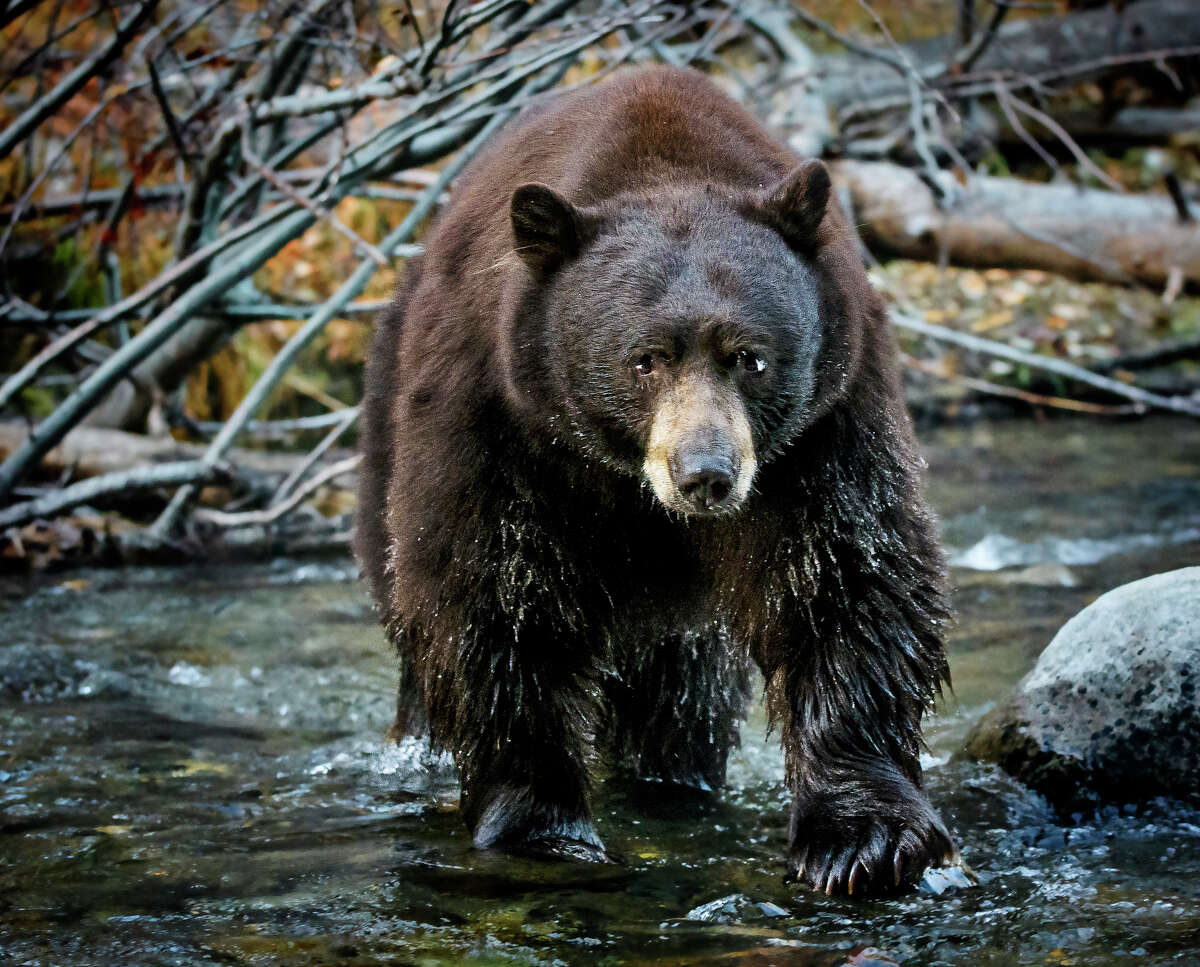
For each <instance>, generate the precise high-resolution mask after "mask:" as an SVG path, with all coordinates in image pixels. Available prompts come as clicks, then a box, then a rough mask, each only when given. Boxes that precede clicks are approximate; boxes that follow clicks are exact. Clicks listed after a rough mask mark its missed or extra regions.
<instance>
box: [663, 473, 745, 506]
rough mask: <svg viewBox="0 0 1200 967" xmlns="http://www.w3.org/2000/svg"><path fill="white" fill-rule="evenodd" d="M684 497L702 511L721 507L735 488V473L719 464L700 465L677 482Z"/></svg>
mask: <svg viewBox="0 0 1200 967" xmlns="http://www.w3.org/2000/svg"><path fill="white" fill-rule="evenodd" d="M676 486H677V487H678V488H679V492H680V493H681V494H683V496H684V498H685V499H686V500H687V501H688V502H689V503H691V504H692V506H693V507H695V508H696V509H697V510H700V511H713V510H717V509H719V508H720V506H721V505H722V504H723V503H725V501H726V500H727V499H728V498H729V494H730V491H732V490H733V475H732V474H730V472H729V471H728V470H727V469H725V468H723V467H717V466H706V467H698V468H696V469H695V470H693V471H691V472H690V473H687V474H685V475H683V476H682V477H680V478H679V482H678V483H677V484H676Z"/></svg>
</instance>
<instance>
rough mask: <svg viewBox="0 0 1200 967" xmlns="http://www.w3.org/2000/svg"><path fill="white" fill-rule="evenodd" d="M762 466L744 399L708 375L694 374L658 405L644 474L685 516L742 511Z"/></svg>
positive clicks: (680, 381)
mask: <svg viewBox="0 0 1200 967" xmlns="http://www.w3.org/2000/svg"><path fill="white" fill-rule="evenodd" d="M757 467H758V463H757V461H756V459H755V456H754V443H753V440H752V437H751V433H750V421H749V419H748V418H747V415H746V407H745V405H744V404H743V403H742V400H741V398H740V397H739V396H738V395H737V394H736V393H735V392H733V391H731V390H730V389H729V388H728V387H726V386H722V385H720V384H719V383H718V382H717V381H715V380H712V379H711V378H706V376H705V375H703V374H688V375H685V376H683V377H681V378H680V379H678V380H676V381H675V383H674V384H673V385H672V386H671V388H670V389H668V390H667V391H665V392H664V393H663V394H662V396H661V397H660V399H659V400H658V404H657V406H656V407H655V412H654V420H653V422H652V424H651V427H650V439H649V440H648V442H647V445H646V459H645V462H644V463H643V465H642V471H643V472H644V473H645V475H646V479H647V480H649V481H650V486H651V487H652V488H653V489H654V495H655V496H656V497H658V499H659V500H660V501H662V503H663V504H664V505H665V506H667V507H669V508H671V509H672V510H677V511H680V512H682V513H685V514H697V515H699V514H727V513H730V512H731V511H734V510H737V509H738V507H740V506H741V504H742V501H744V500H745V499H746V495H747V494H749V493H750V485H751V484H752V483H753V481H754V473H755V471H756V469H757Z"/></svg>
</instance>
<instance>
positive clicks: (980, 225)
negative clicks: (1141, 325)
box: [830, 161, 1200, 287]
mask: <svg viewBox="0 0 1200 967" xmlns="http://www.w3.org/2000/svg"><path fill="white" fill-rule="evenodd" d="M830 167H831V170H832V173H833V179H834V183H835V184H836V185H837V187H838V189H839V191H840V192H841V194H842V197H845V198H848V199H849V201H850V204H851V207H852V209H853V214H854V220H855V222H856V223H857V224H858V226H859V230H860V232H861V233H862V235H863V240H864V241H865V242H866V244H867V246H868V247H869V248H870V249H871V250H872V251H873V252H875V253H877V254H879V255H884V256H887V255H897V256H901V257H904V258H911V259H920V260H927V261H940V262H948V263H950V264H954V265H970V266H981V267H992V266H999V267H1005V268H1036V269H1044V270H1047V271H1050V272H1057V273H1060V274H1062V275H1069V276H1075V277H1077V278H1082V279H1093V280H1099V281H1104V282H1119V283H1129V282H1141V283H1144V284H1147V285H1152V286H1163V285H1165V284H1166V283H1167V280H1168V278H1170V276H1171V274H1172V271H1173V270H1174V272H1175V273H1176V274H1177V275H1181V276H1182V278H1183V280H1184V281H1185V283H1187V284H1188V285H1190V286H1192V287H1196V286H1197V285H1200V225H1198V224H1197V223H1196V222H1194V221H1192V222H1182V221H1180V220H1179V217H1178V214H1177V212H1176V210H1175V205H1174V204H1173V203H1172V201H1171V199H1170V198H1168V197H1166V196H1165V195H1122V194H1117V193H1116V192H1110V191H1100V190H1097V189H1090V188H1079V187H1076V186H1074V185H1059V184H1051V185H1046V184H1037V183H1034V182H1026V181H1020V180H1018V179H1016V178H994V177H988V176H982V175H980V176H974V177H972V178H971V179H970V181H969V182H968V184H967V185H965V186H960V185H958V184H957V182H953V183H952V184H951V181H952V179H951V178H950V176H949V175H948V174H947V175H946V176H945V177H946V179H947V183H948V187H949V189H950V195H951V196H952V197H953V198H954V201H953V202H952V203H951V204H949V205H947V206H946V207H940V206H939V204H938V200H937V198H936V196H935V193H934V191H933V190H932V189H931V188H930V187H929V185H928V184H927V183H926V182H925V181H924V180H923V179H922V178H921V177H920V176H919V175H918V173H917V172H916V171H913V170H911V169H908V168H903V167H901V166H899V165H894V164H889V163H887V162H870V161H841V162H835V163H834V164H832V165H831V166H830Z"/></svg>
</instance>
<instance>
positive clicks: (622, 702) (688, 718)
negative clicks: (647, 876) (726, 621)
mask: <svg viewBox="0 0 1200 967" xmlns="http://www.w3.org/2000/svg"><path fill="white" fill-rule="evenodd" d="M749 673H750V668H749V661H748V659H747V657H746V656H745V655H744V654H742V653H740V652H739V651H738V650H737V649H736V648H735V647H734V646H733V645H732V643H731V642H730V641H729V638H728V636H727V635H725V634H724V633H722V632H720V631H717V630H715V629H705V630H703V631H689V632H682V633H673V634H668V635H665V636H664V637H662V638H661V639H658V640H654V639H651V640H649V641H642V642H637V643H633V644H631V645H630V646H629V647H628V649H627V650H626V651H625V653H624V655H623V656H622V659H621V661H620V662H619V665H618V668H617V671H616V675H615V676H614V678H613V679H612V680H611V681H610V682H609V684H608V687H607V688H606V693H607V699H608V729H607V735H606V746H607V749H608V758H609V759H610V761H611V763H612V764H613V766H614V767H615V768H616V769H617V770H618V771H622V772H626V773H628V774H631V775H632V776H633V777H635V778H637V779H643V780H652V781H659V782H665V783H669V784H671V785H675V786H682V787H689V788H692V789H699V790H705V791H708V790H716V789H719V788H720V787H721V786H723V785H724V784H725V761H726V758H727V757H728V755H729V750H730V749H732V748H733V747H734V746H735V745H736V744H737V741H738V726H739V724H740V722H741V720H742V717H743V715H744V714H745V709H746V702H747V698H748V695H749V688H750V680H749Z"/></svg>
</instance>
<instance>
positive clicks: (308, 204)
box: [242, 124, 391, 269]
mask: <svg viewBox="0 0 1200 967" xmlns="http://www.w3.org/2000/svg"><path fill="white" fill-rule="evenodd" d="M242 157H243V158H244V159H245V161H246V163H247V164H248V165H250V166H251V167H252V168H254V170H255V171H257V172H258V173H259V174H260V175H262V176H263V177H264V178H265V179H266V180H267V181H269V182H270V183H271V184H272V185H274V186H275V189H276V190H277V191H278V192H280V194H283V195H286V196H287V197H288V198H290V199H291V200H292V201H294V202H295V203H296V204H297V205H299V206H300V207H301V208H305V209H307V210H308V211H309V212H311V213H312V214H313V216H314V217H316V218H317V219H319V220H320V221H323V222H326V223H327V224H328V225H329V226H330V227H332V228H333V229H334V230H335V231H337V232H340V233H341V234H342V235H344V236H345V237H346V238H348V239H349V240H350V244H351V245H353V246H354V247H355V248H357V249H360V250H361V251H362V252H364V253H365V254H366V255H367V256H368V257H369V258H371V259H372V260H373V261H374V262H375V264H376V265H378V266H379V267H380V268H381V269H386V268H387V267H388V266H389V265H391V262H390V261H388V258H387V256H386V255H384V254H383V253H382V252H381V251H379V249H377V248H376V247H375V246H374V245H372V244H371V243H370V242H368V241H367V240H366V239H365V238H363V237H362V236H361V235H359V234H358V232H356V231H354V230H353V229H352V228H350V227H349V226H347V225H346V224H345V223H344V222H342V220H341V219H340V218H338V217H337V216H336V215H335V214H334V213H333V212H332V211H330V210H329V209H328V208H327V207H325V206H324V205H319V204H317V203H316V202H314V201H312V200H311V199H308V198H305V197H304V195H302V194H301V193H300V192H298V191H297V190H296V189H295V188H293V187H292V186H291V185H289V184H288V183H287V182H286V181H284V179H282V178H280V177H279V173H278V172H276V171H274V170H273V169H272V168H271V167H270V166H268V165H267V164H265V163H264V162H263V161H262V159H261V158H259V157H258V155H257V154H255V153H254V149H253V148H252V147H251V146H250V130H249V127H248V125H245V124H243V125H242Z"/></svg>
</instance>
